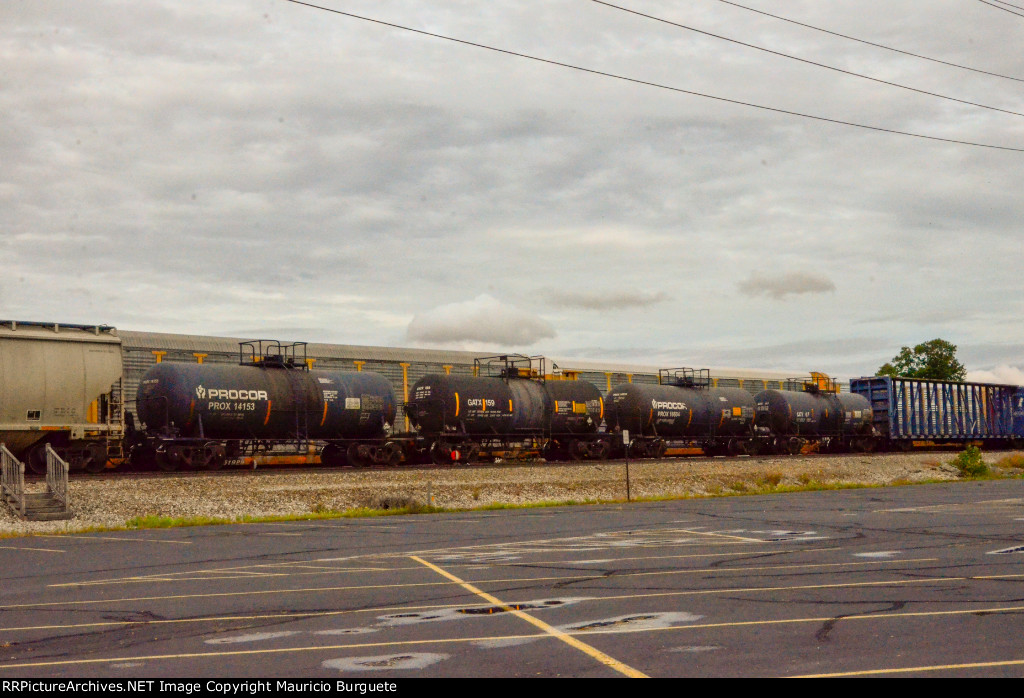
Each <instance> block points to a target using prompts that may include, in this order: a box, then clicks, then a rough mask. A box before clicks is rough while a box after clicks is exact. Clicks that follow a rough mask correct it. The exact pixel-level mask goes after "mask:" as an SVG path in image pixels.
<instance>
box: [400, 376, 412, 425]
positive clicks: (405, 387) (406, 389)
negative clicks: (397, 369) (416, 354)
mask: <svg viewBox="0 0 1024 698" xmlns="http://www.w3.org/2000/svg"><path fill="white" fill-rule="evenodd" d="M398 365H399V366H401V367H402V395H404V396H405V402H406V403H408V402H409V366H410V365H411V364H407V363H400V364H398ZM402 412H405V408H404V407H403V409H402ZM405 430H406V431H409V415H408V414H406V415H405Z"/></svg>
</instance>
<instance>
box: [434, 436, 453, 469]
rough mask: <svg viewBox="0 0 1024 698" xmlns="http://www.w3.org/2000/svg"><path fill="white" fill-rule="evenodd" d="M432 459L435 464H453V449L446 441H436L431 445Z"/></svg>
mask: <svg viewBox="0 0 1024 698" xmlns="http://www.w3.org/2000/svg"><path fill="white" fill-rule="evenodd" d="M430 460H432V461H434V464H435V465H451V464H452V449H451V447H450V446H449V445H448V444H446V443H445V442H444V441H435V442H434V443H432V444H431V445H430Z"/></svg>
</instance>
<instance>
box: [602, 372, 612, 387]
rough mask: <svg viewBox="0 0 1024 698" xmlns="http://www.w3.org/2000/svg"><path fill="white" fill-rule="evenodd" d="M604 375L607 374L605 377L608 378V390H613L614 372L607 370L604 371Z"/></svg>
mask: <svg viewBox="0 0 1024 698" xmlns="http://www.w3.org/2000/svg"><path fill="white" fill-rule="evenodd" d="M604 376H605V378H607V379H608V390H611V389H612V374H610V373H608V372H607V371H605V372H604Z"/></svg>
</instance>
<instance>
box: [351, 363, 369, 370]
mask: <svg viewBox="0 0 1024 698" xmlns="http://www.w3.org/2000/svg"><path fill="white" fill-rule="evenodd" d="M352 363H354V364H355V365H356V371H357V372H362V370H363V364H365V363H366V362H365V361H353V362H352Z"/></svg>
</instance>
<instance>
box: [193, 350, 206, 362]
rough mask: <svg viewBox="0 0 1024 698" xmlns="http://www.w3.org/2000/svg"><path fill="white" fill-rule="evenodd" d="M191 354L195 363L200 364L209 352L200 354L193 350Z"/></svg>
mask: <svg viewBox="0 0 1024 698" xmlns="http://www.w3.org/2000/svg"><path fill="white" fill-rule="evenodd" d="M192 356H194V357H196V363H197V364H201V363H203V359H205V358H206V357H207V356H209V354H200V353H198V352H193V353H192Z"/></svg>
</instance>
